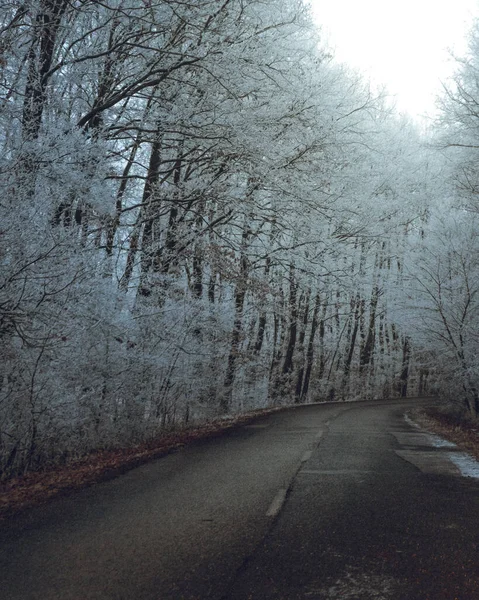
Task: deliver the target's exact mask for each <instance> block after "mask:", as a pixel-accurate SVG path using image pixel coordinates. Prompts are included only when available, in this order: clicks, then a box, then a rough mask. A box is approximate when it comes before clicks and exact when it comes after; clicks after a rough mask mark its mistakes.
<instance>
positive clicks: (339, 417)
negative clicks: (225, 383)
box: [0, 402, 479, 600]
mask: <svg viewBox="0 0 479 600" xmlns="http://www.w3.org/2000/svg"><path fill="white" fill-rule="evenodd" d="M409 406H411V402H407V403H389V404H377V403H375V404H368V405H364V404H363V405H341V404H340V405H338V404H336V405H323V406H305V407H298V408H296V409H292V410H288V411H285V412H280V413H275V414H272V415H269V416H267V417H262V418H261V419H259V420H257V421H256V422H254V423H252V424H250V425H247V426H243V427H240V428H238V429H236V430H234V431H232V432H230V433H228V434H226V435H223V436H221V437H219V438H216V439H210V440H206V441H203V442H201V443H196V444H194V445H192V446H189V447H187V448H185V449H183V450H181V451H179V452H177V453H175V454H172V455H169V456H167V457H165V458H162V459H159V460H157V461H154V462H152V463H150V464H148V465H145V466H142V467H139V468H137V469H135V470H133V471H130V472H129V473H127V474H126V475H123V476H122V477H119V478H118V479H115V480H113V481H110V482H106V483H102V484H99V485H96V486H93V487H91V488H88V489H86V490H83V491H81V492H77V493H75V494H72V495H71V496H69V497H67V498H61V499H57V500H54V501H52V502H50V503H49V504H48V505H46V506H44V507H39V508H36V509H34V510H32V511H30V512H28V513H26V514H23V515H21V516H19V517H17V518H15V519H12V520H11V521H10V522H8V523H3V524H2V525H1V532H0V598H1V600H14V599H15V600H20V599H21V600H34V599H35V600H37V599H38V600H40V599H41V600H53V599H56V600H72V599H74V600H90V599H91V600H107V599H108V600H193V599H195V600H203V599H204V600H209V599H213V600H246V599H254V600H270V599H271V600H273V599H274V600H283V599H284V600H296V599H304V600H333V599H337V600H348V599H351V600H373V599H384V600H388V599H392V600H479V480H478V479H472V478H465V477H462V476H461V475H460V471H459V469H458V468H457V466H455V463H457V461H454V460H452V458H454V457H453V455H454V454H455V450H454V449H451V448H448V447H436V446H437V440H434V439H433V438H432V437H430V436H428V435H426V434H424V433H421V432H420V431H418V430H417V429H416V428H414V426H413V425H412V424H410V423H408V422H406V421H405V420H404V416H403V415H404V412H405V409H406V408H407V407H409Z"/></svg>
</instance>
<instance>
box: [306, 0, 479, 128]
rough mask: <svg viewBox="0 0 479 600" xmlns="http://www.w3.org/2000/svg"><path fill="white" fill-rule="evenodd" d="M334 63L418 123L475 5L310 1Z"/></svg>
mask: <svg viewBox="0 0 479 600" xmlns="http://www.w3.org/2000/svg"><path fill="white" fill-rule="evenodd" d="M309 1H310V4H311V8H312V10H313V13H314V15H315V18H316V20H317V22H318V24H319V25H320V26H321V27H322V29H323V31H324V34H325V35H326V38H327V41H328V42H329V44H330V45H331V46H332V47H333V48H334V49H335V56H336V57H337V59H338V60H340V61H342V62H345V63H348V64H350V65H351V66H353V67H356V68H359V69H360V70H362V71H364V72H365V73H367V74H368V75H369V77H370V78H371V80H372V81H373V82H375V83H377V84H378V85H381V84H385V85H386V86H387V88H388V89H389V91H390V92H391V93H393V94H394V96H395V101H396V106H397V107H398V109H399V110H400V111H401V112H408V113H410V114H411V115H412V116H413V117H416V118H419V119H421V118H422V116H423V115H425V114H429V115H430V116H433V115H434V111H435V97H436V95H437V94H438V93H439V92H440V89H441V81H445V80H446V79H447V77H448V76H450V75H451V74H452V72H453V70H454V64H453V61H452V60H451V58H450V52H449V50H453V52H455V53H456V54H458V55H463V54H464V53H465V51H466V48H467V41H466V37H467V32H468V30H469V29H470V27H471V24H472V20H473V18H474V17H475V16H479V2H478V0H401V1H400V2H398V1H396V0H394V1H393V0H309Z"/></svg>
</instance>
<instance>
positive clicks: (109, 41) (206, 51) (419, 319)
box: [0, 0, 479, 478]
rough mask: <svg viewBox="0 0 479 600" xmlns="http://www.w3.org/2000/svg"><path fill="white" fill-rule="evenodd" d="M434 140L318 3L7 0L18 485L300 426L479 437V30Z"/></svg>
mask: <svg viewBox="0 0 479 600" xmlns="http://www.w3.org/2000/svg"><path fill="white" fill-rule="evenodd" d="M438 103H439V106H440V112H439V116H438V118H437V120H436V122H434V123H431V124H430V125H429V126H428V127H427V128H420V127H418V126H417V124H415V123H414V122H413V121H412V120H411V119H410V118H409V117H407V116H404V115H401V114H398V112H397V111H396V110H395V109H394V107H393V105H392V103H391V101H390V99H389V98H388V95H387V92H385V91H382V90H379V91H378V90H376V89H375V88H373V87H372V86H371V84H370V83H369V82H368V81H367V80H366V79H365V78H364V77H363V76H362V75H361V74H360V73H358V72H356V71H354V70H353V69H351V68H349V67H348V66H347V65H344V64H341V63H339V62H337V61H336V60H335V58H334V56H333V53H332V51H331V50H330V49H329V48H328V46H327V45H326V44H325V43H324V42H323V39H322V35H321V30H320V29H318V27H317V25H316V24H314V22H313V19H312V17H311V14H310V11H309V9H308V7H307V5H306V3H305V2H303V1H302V0H194V1H186V2H185V1H184V0H104V1H92V0H30V1H28V2H25V1H22V0H0V144H1V150H2V151H1V154H0V261H1V268H0V336H1V343H0V353H1V360H0V474H1V475H0V476H1V477H3V478H9V477H12V476H13V475H16V474H19V473H25V472H28V471H30V470H35V469H38V468H40V467H42V466H43V465H46V464H49V465H51V464H60V463H62V462H65V461H67V460H73V459H76V458H80V457H82V456H86V455H87V454H88V453H90V452H92V451H95V450H98V449H101V448H115V447H125V446H128V445H132V444H135V443H139V442H141V441H144V440H148V439H151V438H154V437H157V436H158V435H159V433H161V432H162V431H165V430H171V428H174V427H183V426H185V425H188V424H192V423H198V422H202V421H205V420H208V419H212V418H218V417H221V416H224V415H232V414H237V413H241V412H245V411H249V410H252V409H259V408H266V407H272V406H281V405H287V404H294V403H308V402H322V401H333V400H334V401H353V400H362V399H376V398H394V397H407V396H411V397H414V396H433V395H434V396H435V395H437V396H440V397H441V398H447V399H450V400H452V401H454V402H455V403H456V405H457V406H458V407H459V408H460V409H461V410H462V411H463V412H464V413H467V414H468V415H469V416H470V417H471V418H476V417H477V415H478V413H479V395H478V394H479V392H478V390H479V357H478V353H477V348H478V332H479V296H478V294H479V223H478V212H479V168H478V161H477V152H478V149H479V25H478V24H477V23H476V24H473V27H472V30H471V34H470V44H469V50H468V53H467V55H466V56H463V57H461V58H458V59H457V64H456V74H455V76H454V77H453V78H452V79H451V80H450V81H449V82H447V83H446V84H445V86H444V91H443V93H442V95H441V97H440V98H439V99H438Z"/></svg>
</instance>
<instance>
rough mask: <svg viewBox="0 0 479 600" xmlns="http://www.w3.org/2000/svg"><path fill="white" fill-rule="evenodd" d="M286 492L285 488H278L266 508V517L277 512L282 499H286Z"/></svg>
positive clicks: (273, 515)
mask: <svg viewBox="0 0 479 600" xmlns="http://www.w3.org/2000/svg"><path fill="white" fill-rule="evenodd" d="M287 492H288V490H287V489H285V488H281V489H280V490H278V493H277V494H276V496H275V497H274V498H273V502H271V504H270V506H269V508H268V510H267V511H266V516H267V517H275V516H276V515H277V514H278V513H279V511H280V510H281V507H282V506H283V503H284V501H285V500H286V494H287Z"/></svg>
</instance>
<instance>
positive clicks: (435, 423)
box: [408, 408, 479, 459]
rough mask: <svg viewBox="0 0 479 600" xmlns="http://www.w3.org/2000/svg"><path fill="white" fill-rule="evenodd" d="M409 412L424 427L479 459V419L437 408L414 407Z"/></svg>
mask: <svg viewBox="0 0 479 600" xmlns="http://www.w3.org/2000/svg"><path fill="white" fill-rule="evenodd" d="M408 414H409V416H410V417H411V419H412V420H413V421H415V422H416V423H417V424H418V425H420V426H421V427H422V428H424V429H427V430H428V431H431V432H432V433H435V434H436V435H439V436H441V437H442V438H444V439H446V440H449V441H451V442H454V443H455V444H457V446H458V447H459V448H460V449H461V450H464V451H465V452H468V453H469V454H471V455H472V456H474V457H475V458H477V459H479V421H476V422H474V421H471V420H469V419H465V418H464V417H461V416H459V415H457V414H454V413H451V412H447V411H445V410H441V409H437V408H414V409H413V410H411V411H409V413H408Z"/></svg>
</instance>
